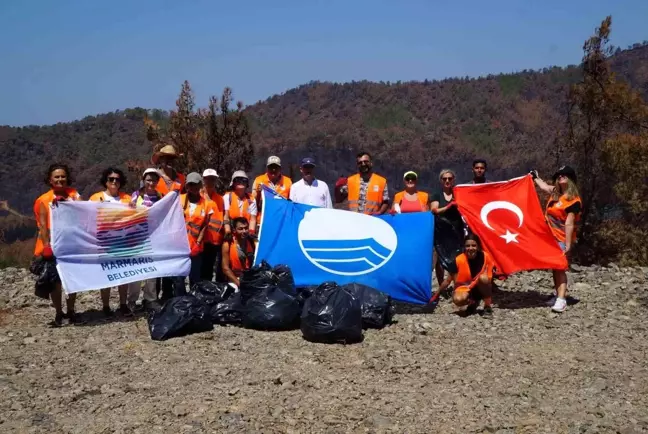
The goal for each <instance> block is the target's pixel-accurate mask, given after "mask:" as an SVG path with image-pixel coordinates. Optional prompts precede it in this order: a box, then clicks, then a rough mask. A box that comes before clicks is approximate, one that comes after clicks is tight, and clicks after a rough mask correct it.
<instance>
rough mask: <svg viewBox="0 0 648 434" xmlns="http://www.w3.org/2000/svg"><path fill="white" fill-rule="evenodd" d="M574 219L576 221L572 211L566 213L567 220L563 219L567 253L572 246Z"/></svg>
mask: <svg viewBox="0 0 648 434" xmlns="http://www.w3.org/2000/svg"><path fill="white" fill-rule="evenodd" d="M574 221H576V215H575V214H574V213H573V212H570V213H569V214H567V220H565V253H568V252H569V251H570V250H571V248H572V245H571V243H572V239H573V238H572V237H573V236H574Z"/></svg>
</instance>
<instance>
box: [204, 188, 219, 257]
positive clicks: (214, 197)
mask: <svg viewBox="0 0 648 434" xmlns="http://www.w3.org/2000/svg"><path fill="white" fill-rule="evenodd" d="M201 195H202V197H203V198H205V199H208V200H209V201H210V202H211V204H212V210H213V211H214V212H213V213H212V215H211V218H210V219H209V226H208V227H207V233H206V234H205V242H206V243H209V244H213V245H215V246H220V245H221V244H223V232H222V231H221V229H222V228H223V215H224V213H223V209H224V204H223V196H221V195H220V194H218V193H216V192H213V193H212V194H211V195H208V194H207V192H206V191H204V190H203V191H201Z"/></svg>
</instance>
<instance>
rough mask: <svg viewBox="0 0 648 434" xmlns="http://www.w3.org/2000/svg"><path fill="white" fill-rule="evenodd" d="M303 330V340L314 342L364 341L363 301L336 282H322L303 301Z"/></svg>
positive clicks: (348, 342)
mask: <svg viewBox="0 0 648 434" xmlns="http://www.w3.org/2000/svg"><path fill="white" fill-rule="evenodd" d="M301 331H302V334H303V335H304V339H306V340H307V341H311V342H320V343H328V344H334V343H345V344H351V343H355V342H361V341H362V310H361V307H360V300H358V299H357V298H356V297H355V296H353V294H351V293H350V292H349V291H347V290H346V289H344V288H342V287H340V286H338V285H337V284H335V283H333V282H326V283H323V284H322V285H320V286H319V287H318V288H317V289H316V290H315V292H314V293H313V295H312V296H311V297H309V298H308V299H307V300H306V303H304V308H303V309H302V313H301Z"/></svg>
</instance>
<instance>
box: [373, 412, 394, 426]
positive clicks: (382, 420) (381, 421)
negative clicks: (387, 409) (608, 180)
mask: <svg viewBox="0 0 648 434" xmlns="http://www.w3.org/2000/svg"><path fill="white" fill-rule="evenodd" d="M368 422H369V424H370V425H371V426H373V427H376V428H387V427H390V426H391V425H392V424H393V422H392V420H391V419H390V418H388V417H385V416H382V415H380V414H374V415H372V416H370V417H369V419H368Z"/></svg>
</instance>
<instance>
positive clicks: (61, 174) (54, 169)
mask: <svg viewBox="0 0 648 434" xmlns="http://www.w3.org/2000/svg"><path fill="white" fill-rule="evenodd" d="M45 184H47V185H49V186H50V190H49V191H48V192H47V193H44V194H42V195H41V196H39V197H38V198H37V199H36V201H34V218H35V219H36V226H37V227H38V237H37V238H36V245H35V246H34V257H35V258H37V257H41V258H42V259H43V260H45V261H54V260H55V258H54V252H52V246H51V244H50V242H51V234H50V211H51V207H52V206H56V205H57V204H58V202H61V201H64V200H81V195H79V192H78V191H76V190H75V189H74V188H72V187H71V184H72V175H71V173H70V169H69V168H68V167H67V166H66V165H65V164H60V163H55V164H52V165H51V166H50V167H49V168H48V169H47V174H46V175H45ZM62 297H63V289H62V286H61V282H60V281H59V282H57V283H56V284H55V285H54V287H53V290H52V292H51V293H50V299H51V300H52V304H53V305H54V309H55V310H56V316H55V317H54V321H53V322H52V325H53V326H55V327H60V326H61V325H63V319H64V318H65V317H67V319H68V321H69V322H70V323H79V322H81V320H80V318H79V317H78V316H77V315H76V313H75V311H74V305H75V302H76V294H69V295H68V296H67V298H66V304H67V313H66V314H64V313H63V302H62Z"/></svg>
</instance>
